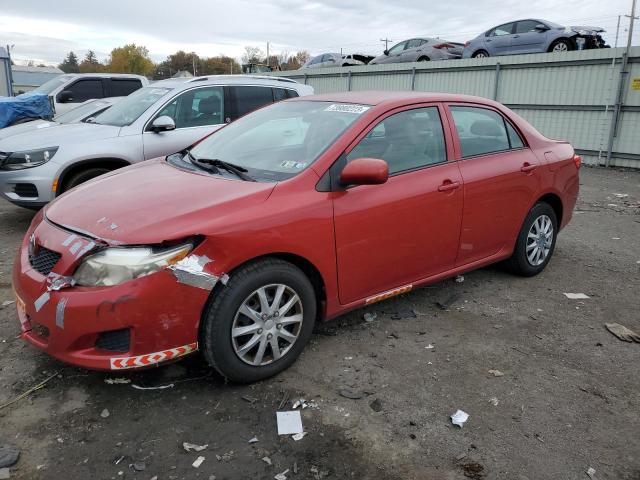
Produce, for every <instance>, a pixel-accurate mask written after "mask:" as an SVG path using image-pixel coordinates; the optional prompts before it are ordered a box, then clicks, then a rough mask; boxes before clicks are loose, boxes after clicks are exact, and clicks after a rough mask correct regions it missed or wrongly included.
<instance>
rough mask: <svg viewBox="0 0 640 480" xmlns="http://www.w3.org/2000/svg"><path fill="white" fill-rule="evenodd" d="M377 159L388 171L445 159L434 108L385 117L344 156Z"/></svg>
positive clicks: (438, 120)
mask: <svg viewBox="0 0 640 480" xmlns="http://www.w3.org/2000/svg"><path fill="white" fill-rule="evenodd" d="M361 157H371V158H381V159H382V160H384V161H385V162H387V164H388V165H389V174H394V173H398V172H403V171H407V170H413V169H416V168H420V167H426V166H429V165H436V164H438V163H444V162H446V161H447V154H446V147H445V141H444V132H443V130H442V122H441V121H440V114H439V113H438V109H437V108H436V107H427V108H417V109H415V110H406V111H404V112H400V113H396V114H395V115H391V116H390V117H387V118H385V119H384V120H383V121H382V122H380V123H379V124H378V125H376V126H375V127H374V128H373V129H372V130H371V132H370V133H369V134H368V135H367V136H366V137H364V138H363V139H362V140H361V141H360V143H358V145H356V146H355V148H354V149H353V150H351V152H349V154H348V155H347V161H351V160H354V159H356V158H361Z"/></svg>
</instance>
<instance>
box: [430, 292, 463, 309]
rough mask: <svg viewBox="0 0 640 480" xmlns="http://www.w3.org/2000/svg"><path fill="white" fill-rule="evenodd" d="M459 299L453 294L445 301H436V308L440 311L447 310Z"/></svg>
mask: <svg viewBox="0 0 640 480" xmlns="http://www.w3.org/2000/svg"><path fill="white" fill-rule="evenodd" d="M459 298H460V295H458V294H457V293H454V294H453V295H450V296H449V297H447V298H446V299H445V300H438V301H437V302H436V306H437V307H438V308H439V309H441V310H449V307H451V305H453V304H454V303H456V302H457V301H458V299H459Z"/></svg>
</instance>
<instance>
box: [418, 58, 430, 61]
mask: <svg viewBox="0 0 640 480" xmlns="http://www.w3.org/2000/svg"><path fill="white" fill-rule="evenodd" d="M418 61H419V62H429V61H431V59H430V58H429V57H420V58H419V59H418Z"/></svg>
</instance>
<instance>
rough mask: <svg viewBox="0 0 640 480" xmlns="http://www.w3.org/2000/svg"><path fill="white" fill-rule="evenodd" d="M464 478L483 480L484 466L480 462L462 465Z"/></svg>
mask: <svg viewBox="0 0 640 480" xmlns="http://www.w3.org/2000/svg"><path fill="white" fill-rule="evenodd" d="M462 470H463V471H464V476H465V477H467V478H471V479H472V480H481V479H483V478H484V477H485V475H486V472H485V471H484V466H482V465H481V464H480V463H478V462H466V463H464V464H463V465H462Z"/></svg>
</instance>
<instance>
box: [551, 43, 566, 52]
mask: <svg viewBox="0 0 640 480" xmlns="http://www.w3.org/2000/svg"><path fill="white" fill-rule="evenodd" d="M551 51H552V52H568V51H569V47H568V46H567V44H566V43H564V42H558V43H556V44H555V45H554V46H553V50H551Z"/></svg>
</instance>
